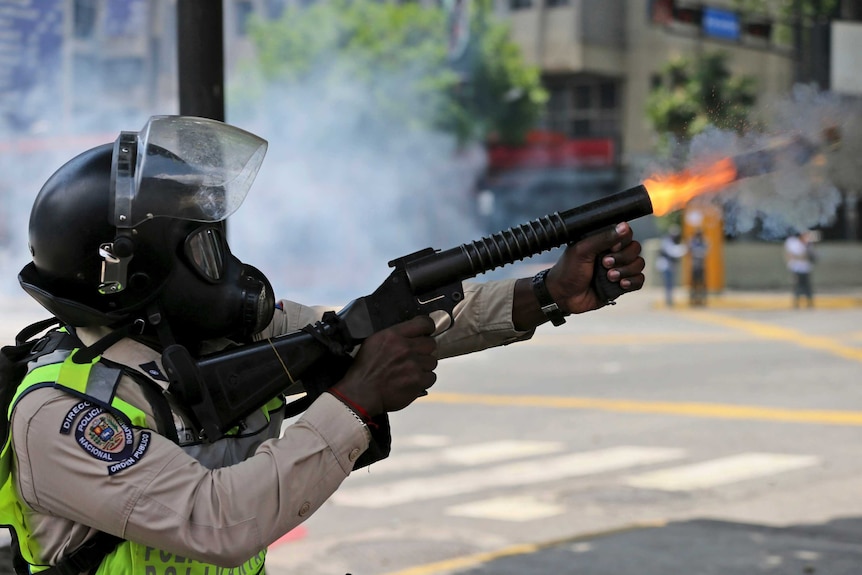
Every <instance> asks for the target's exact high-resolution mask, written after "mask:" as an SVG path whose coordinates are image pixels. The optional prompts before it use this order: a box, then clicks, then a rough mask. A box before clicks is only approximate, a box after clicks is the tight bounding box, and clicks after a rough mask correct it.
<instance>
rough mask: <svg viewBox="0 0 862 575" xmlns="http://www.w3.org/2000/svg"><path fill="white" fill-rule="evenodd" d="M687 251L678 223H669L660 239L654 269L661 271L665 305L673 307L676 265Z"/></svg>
mask: <svg viewBox="0 0 862 575" xmlns="http://www.w3.org/2000/svg"><path fill="white" fill-rule="evenodd" d="M687 251H688V246H686V245H685V244H684V243H683V242H682V232H681V230H680V228H679V226H678V225H676V224H673V225H671V226H670V227H669V228H668V230H667V233H666V234H665V235H664V237H663V238H662V240H661V244H660V246H659V254H658V258H657V259H656V263H655V267H656V270H657V271H659V272H661V275H662V279H663V280H664V301H665V304H666V305H667V307H673V290H674V287H675V286H676V266H677V263H678V262H679V260H680V259H681V258H682V257H683V256H684V255H685V254H686V252H687Z"/></svg>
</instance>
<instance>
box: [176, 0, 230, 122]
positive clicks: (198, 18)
mask: <svg viewBox="0 0 862 575" xmlns="http://www.w3.org/2000/svg"><path fill="white" fill-rule="evenodd" d="M223 28H224V26H223V10H222V0H177V53H178V54H177V55H178V64H179V65H178V67H177V71H178V73H179V91H180V114H181V115H184V116H199V117H202V118H211V119H213V120H219V121H222V122H223V121H224V120H225V110H224V107H225V105H224V30H223Z"/></svg>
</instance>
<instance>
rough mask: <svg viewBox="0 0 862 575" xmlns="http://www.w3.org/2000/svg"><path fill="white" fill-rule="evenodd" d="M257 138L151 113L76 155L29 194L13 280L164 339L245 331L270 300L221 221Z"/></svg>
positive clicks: (241, 191)
mask: <svg viewBox="0 0 862 575" xmlns="http://www.w3.org/2000/svg"><path fill="white" fill-rule="evenodd" d="M266 147H267V143H266V141H265V140H263V139H261V138H259V137H257V136H255V135H254V134H251V133H249V132H246V131H244V130H241V129H239V128H237V127H234V126H230V125H228V124H224V123H222V122H217V121H215V120H210V119H204V118H195V117H189V116H154V117H152V118H150V119H149V121H147V123H146V124H145V126H144V127H143V129H142V130H141V131H139V132H121V133H120V135H119V137H118V138H117V139H116V141H115V142H114V143H113V144H105V145H102V146H98V147H96V148H92V149H90V150H88V151H86V152H84V153H82V154H80V155H78V156H77V157H75V158H73V159H72V160H70V161H69V162H67V163H66V164H65V165H63V166H62V167H60V168H59V169H58V170H57V171H56V172H55V173H54V174H53V175H52V176H51V177H50V178H49V179H48V181H47V182H46V183H45V184H44V186H43V187H42V189H41V190H40V192H39V194H38V196H37V197H36V200H35V202H34V204H33V208H32V211H31V214H30V228H29V230H30V231H29V243H30V252H31V255H32V261H31V262H30V263H29V264H27V266H25V267H24V269H23V270H22V271H21V273H20V274H19V282H20V284H21V286H22V287H23V288H24V290H25V291H26V292H27V293H28V294H29V295H31V296H32V297H33V298H34V299H36V300H37V301H38V302H39V303H40V304H41V305H42V306H43V307H45V308H46V309H47V310H48V311H50V312H51V313H52V314H54V315H55V316H56V317H58V318H59V319H60V320H62V321H63V322H65V323H67V324H69V325H72V326H97V325H107V326H111V327H118V326H121V325H129V324H130V323H131V322H135V323H138V324H139V325H141V326H143V329H150V330H151V331H153V332H156V333H158V334H159V335H160V337H162V339H163V344H165V343H169V342H170V339H173V340H175V341H181V342H184V343H189V342H200V341H203V340H205V339H213V338H217V337H231V338H236V339H247V338H249V337H250V336H251V335H253V334H254V333H257V332H258V331H260V330H262V329H263V328H264V327H266V325H267V324H268V323H269V321H270V320H271V319H272V314H273V312H274V308H275V298H274V295H273V292H272V287H271V285H270V283H269V281H268V280H267V279H266V277H265V276H264V275H263V274H262V273H261V272H260V271H259V270H257V269H256V268H254V267H253V266H250V265H246V264H244V263H242V262H241V261H239V259H237V258H236V257H235V256H234V255H233V254H232V253H231V251H230V248H229V246H228V243H227V239H226V230H225V220H226V218H227V217H228V216H230V215H231V214H233V213H234V212H235V211H236V210H237V209H238V208H239V206H240V204H242V202H243V200H244V199H245V196H246V195H247V193H248V190H249V188H250V187H251V184H252V182H253V181H254V178H255V176H256V175H257V171H258V169H259V168H260V164H261V162H262V161H263V157H264V155H265V153H266ZM166 330H169V331H166ZM165 334H168V335H167V336H166V335H165ZM164 339H168V340H169V341H168V342H165V341H164Z"/></svg>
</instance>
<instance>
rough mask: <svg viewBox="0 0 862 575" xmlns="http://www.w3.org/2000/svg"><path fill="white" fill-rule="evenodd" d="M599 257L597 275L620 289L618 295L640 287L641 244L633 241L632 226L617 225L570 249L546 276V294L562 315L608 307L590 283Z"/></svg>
mask: <svg viewBox="0 0 862 575" xmlns="http://www.w3.org/2000/svg"><path fill="white" fill-rule="evenodd" d="M599 257H600V258H601V260H600V262H599V264H598V265H599V271H598V273H603V274H606V277H607V279H608V281H609V282H611V283H612V284H617V285H618V286H619V288H618V290H619V291H618V292H617V293H619V292H629V291H635V290H639V289H641V288H642V287H643V285H644V279H645V278H644V274H643V271H644V267H645V263H644V259H643V258H642V257H641V244H640V243H639V242H638V241H636V240H635V239H634V236H633V232H632V228H631V226H629V225H628V224H627V223H620V224H618V225H617V226H616V227H614V228H609V229H607V230H604V231H602V232H600V233H597V234H594V235H591V236H589V237H587V238H584V239H583V240H581V241H579V242H578V243H576V244H573V245H570V246H569V247H568V248H566V251H565V252H564V253H563V255H562V256H561V257H560V259H559V260H558V261H557V263H556V264H555V265H554V267H553V268H551V271H550V272H548V277H547V287H548V291H549V292H550V294H551V296H552V297H553V298H554V301H556V302H557V305H559V306H560V307H561V308H562V310H563V311H564V313H583V312H586V311H590V310H594V309H598V308H600V307H602V306H604V305H606V304H607V303H608V300H607V298H606V297H603V295H602V294H599V293H597V291H596V286H595V283H594V281H593V276H594V273H595V269H596V265H597V264H596V258H599Z"/></svg>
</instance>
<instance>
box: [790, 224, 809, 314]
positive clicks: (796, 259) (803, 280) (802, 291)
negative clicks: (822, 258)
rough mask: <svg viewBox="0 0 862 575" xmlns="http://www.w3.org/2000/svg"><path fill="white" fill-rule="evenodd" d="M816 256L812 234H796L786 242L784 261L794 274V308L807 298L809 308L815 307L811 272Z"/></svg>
mask: <svg viewBox="0 0 862 575" xmlns="http://www.w3.org/2000/svg"><path fill="white" fill-rule="evenodd" d="M815 260H816V256H815V255H814V248H813V247H812V246H811V233H810V232H803V233H794V234H791V235H790V236H788V237H787V239H786V240H785V241H784V261H785V263H786V264H787V269H788V271H790V273H791V274H793V307H794V308H798V307H799V300H800V299H801V298H802V297H805V299H806V302H807V304H808V307H814V290H813V288H812V287H811V271H812V270H813V268H814V262H815Z"/></svg>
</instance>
